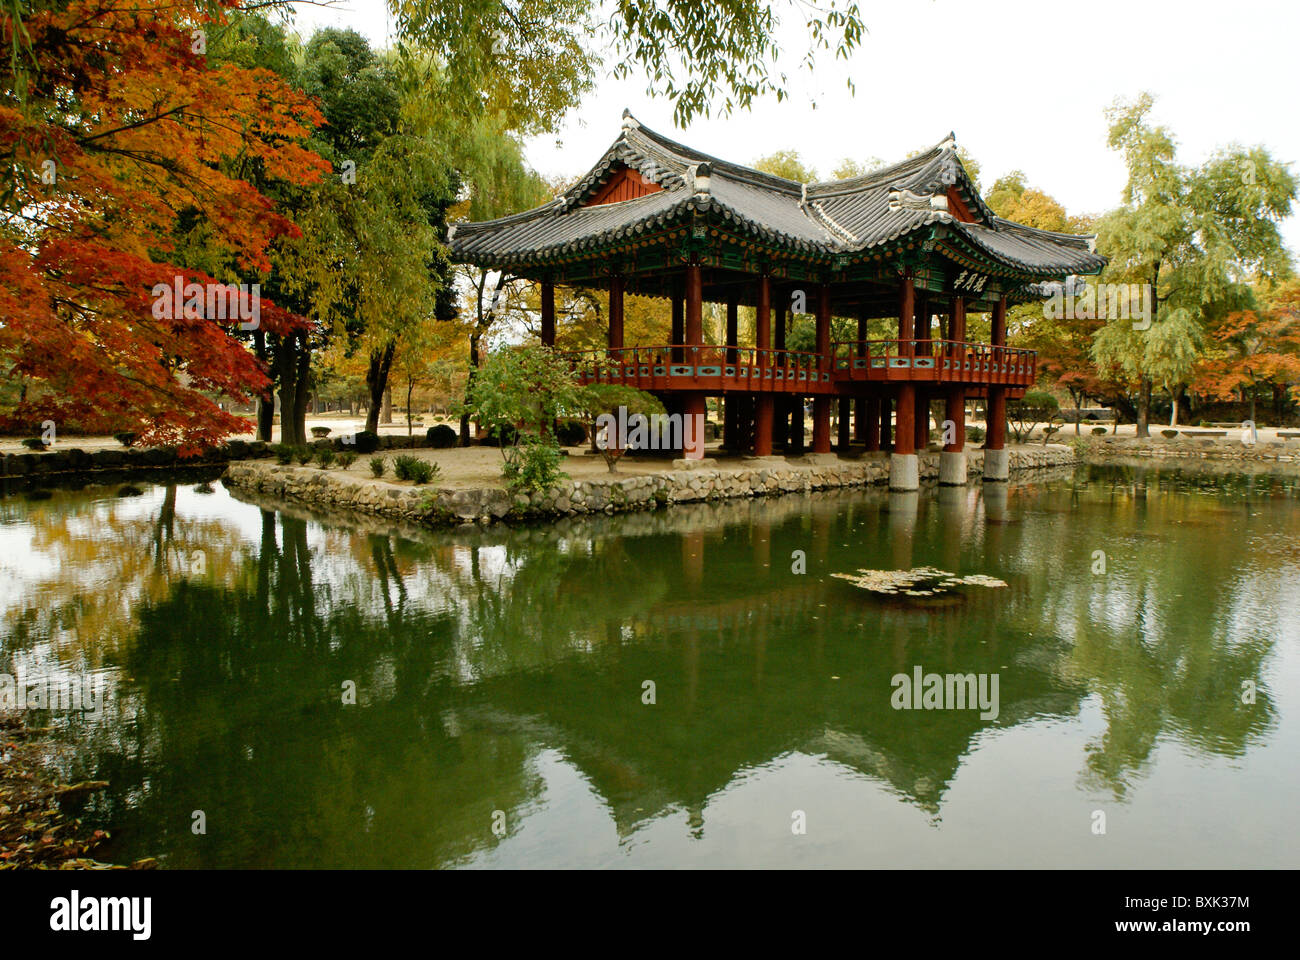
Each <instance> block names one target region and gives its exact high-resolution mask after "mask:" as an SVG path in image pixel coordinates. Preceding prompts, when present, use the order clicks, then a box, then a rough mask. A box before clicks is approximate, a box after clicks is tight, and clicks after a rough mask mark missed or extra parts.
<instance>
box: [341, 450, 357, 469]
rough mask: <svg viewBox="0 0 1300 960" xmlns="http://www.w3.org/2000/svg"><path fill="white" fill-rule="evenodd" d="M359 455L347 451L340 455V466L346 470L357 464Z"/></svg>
mask: <svg viewBox="0 0 1300 960" xmlns="http://www.w3.org/2000/svg"><path fill="white" fill-rule="evenodd" d="M356 459H357V455H356V454H355V453H353V452H352V451H351V450H346V451H344V452H343V453H340V454H339V466H340V467H342V468H343V469H344V470H346V469H347V468H348V467H350V466H352V464H354V463H355V462H356Z"/></svg>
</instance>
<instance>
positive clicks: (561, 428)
mask: <svg viewBox="0 0 1300 960" xmlns="http://www.w3.org/2000/svg"><path fill="white" fill-rule="evenodd" d="M555 439H556V440H558V441H560V445H561V446H565V447H576V446H578V445H580V444H581V443H582V442H583V441H584V440H586V439H587V428H586V426H585V425H584V424H583V423H582V422H581V421H579V420H561V421H560V422H559V423H558V424H557V425H556V427H555Z"/></svg>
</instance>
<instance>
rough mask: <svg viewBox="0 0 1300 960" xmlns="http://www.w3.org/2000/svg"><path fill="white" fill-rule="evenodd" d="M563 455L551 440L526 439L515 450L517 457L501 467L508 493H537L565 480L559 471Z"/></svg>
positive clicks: (565, 477)
mask: <svg viewBox="0 0 1300 960" xmlns="http://www.w3.org/2000/svg"><path fill="white" fill-rule="evenodd" d="M562 458H563V452H562V451H561V450H560V445H559V444H558V443H556V442H555V440H554V439H553V438H549V437H548V438H545V439H543V438H541V437H527V438H525V439H524V441H523V442H522V443H521V444H520V445H519V447H518V448H517V456H515V457H514V458H513V459H511V460H507V461H506V463H505V465H504V466H502V468H501V473H502V475H503V476H504V477H505V479H506V486H507V487H508V488H509V489H510V492H511V493H515V492H519V491H529V492H532V493H541V492H542V491H545V490H550V489H551V488H552V487H555V486H557V485H558V484H559V483H560V481H561V480H565V479H568V476H567V474H565V472H564V471H563V470H561V469H560V460H561V459H562Z"/></svg>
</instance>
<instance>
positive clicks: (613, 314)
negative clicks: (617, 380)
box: [609, 276, 627, 350]
mask: <svg viewBox="0 0 1300 960" xmlns="http://www.w3.org/2000/svg"><path fill="white" fill-rule="evenodd" d="M626 285H627V280H626V279H624V278H623V277H621V276H614V277H610V278H609V349H610V350H621V349H623V288H624V287H625V286H626Z"/></svg>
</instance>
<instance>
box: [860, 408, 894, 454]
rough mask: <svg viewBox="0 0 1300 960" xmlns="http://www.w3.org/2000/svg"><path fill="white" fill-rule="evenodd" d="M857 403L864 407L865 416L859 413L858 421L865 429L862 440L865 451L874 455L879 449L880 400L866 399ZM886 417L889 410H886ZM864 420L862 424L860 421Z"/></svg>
mask: <svg viewBox="0 0 1300 960" xmlns="http://www.w3.org/2000/svg"><path fill="white" fill-rule="evenodd" d="M858 403H859V404H860V405H864V406H865V407H866V413H865V415H864V414H863V413H862V412H859V413H858V419H859V423H860V424H861V426H863V427H864V428H865V429H866V436H865V437H864V438H863V439H864V440H865V441H866V444H867V449H868V450H870V451H872V452H873V453H874V452H875V451H877V450H879V449H880V420H881V415H880V398H879V397H866V398H864V399H862V400H859V401H858ZM886 403H888V401H886ZM888 415H889V410H888V408H886V410H885V416H888ZM864 419H865V421H866V422H865V423H862V420H864Z"/></svg>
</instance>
